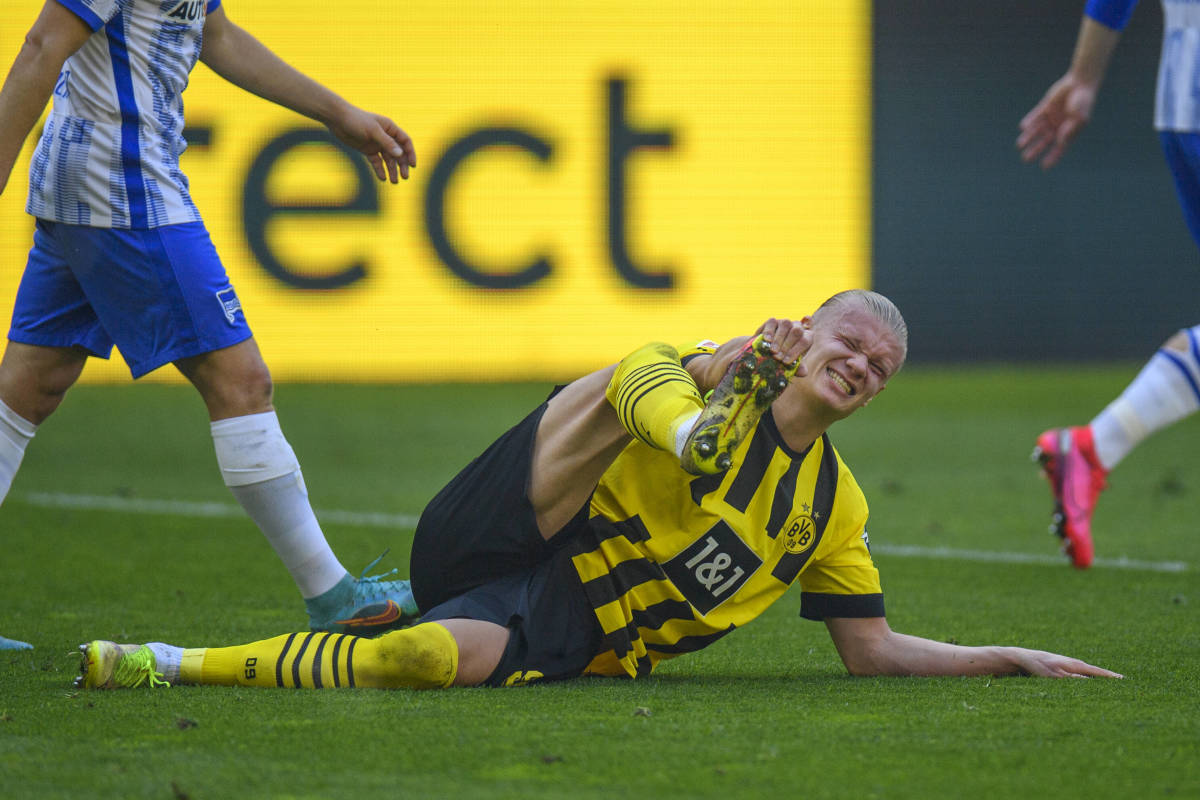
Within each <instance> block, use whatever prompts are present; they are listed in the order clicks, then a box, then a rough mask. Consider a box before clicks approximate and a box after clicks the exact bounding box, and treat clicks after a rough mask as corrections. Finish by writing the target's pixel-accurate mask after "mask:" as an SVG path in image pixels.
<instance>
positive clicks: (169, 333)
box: [0, 0, 416, 644]
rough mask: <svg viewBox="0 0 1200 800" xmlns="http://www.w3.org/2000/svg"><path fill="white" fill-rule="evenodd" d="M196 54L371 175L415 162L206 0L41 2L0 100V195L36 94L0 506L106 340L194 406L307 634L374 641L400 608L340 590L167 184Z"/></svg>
mask: <svg viewBox="0 0 1200 800" xmlns="http://www.w3.org/2000/svg"><path fill="white" fill-rule="evenodd" d="M197 60H200V61H203V62H204V63H205V64H207V65H208V66H209V67H210V68H212V70H213V71H214V72H216V73H217V74H219V75H220V76H221V77H223V78H225V79H226V80H228V81H230V82H231V83H233V84H235V85H237V86H239V87H241V88H242V89H245V90H246V91H249V92H252V93H253V94H256V95H258V96H260V97H263V98H265V99H267V100H270V101H272V102H275V103H278V104H279V105H282V106H285V107H287V108H290V109H292V110H293V111H296V112H298V113H300V114H303V115H304V116H307V117H310V118H312V119H314V120H317V121H318V122H321V123H323V124H324V125H326V126H327V127H328V128H329V130H330V131H331V132H332V133H333V135H334V136H336V137H337V138H338V139H339V140H341V141H342V142H344V143H345V144H346V145H347V146H349V147H351V148H353V149H355V150H357V151H359V152H361V153H363V154H364V155H366V157H367V159H368V160H369V161H370V163H371V165H372V167H373V168H374V171H375V174H376V176H377V177H378V179H379V180H380V181H384V180H388V179H390V180H391V182H392V183H397V182H398V181H399V179H400V178H401V177H403V178H407V177H408V171H409V168H410V167H414V166H416V153H415V151H414V150H413V145H412V141H411V140H410V139H409V137H408V135H407V134H406V133H404V131H402V130H401V129H400V128H399V127H398V126H397V125H396V124H395V123H394V122H392V121H391V120H390V119H388V118H386V117H383V116H380V115H378V114H372V113H369V112H367V111H364V110H362V109H360V108H357V107H355V106H353V105H351V104H349V103H347V102H346V101H345V100H343V99H342V98H340V97H338V96H337V95H336V94H334V93H333V92H331V91H330V90H328V89H326V88H325V87H323V86H321V85H320V84H318V83H316V82H315V81H313V80H312V79H310V78H308V77H306V76H305V75H303V74H301V73H300V72H298V71H297V70H295V69H293V68H292V67H291V66H289V65H288V64H286V63H285V62H283V61H282V60H281V59H279V57H277V56H276V55H274V54H273V53H272V52H271V51H270V50H268V49H267V48H266V47H265V46H263V45H262V44H261V43H259V42H258V40H256V39H255V38H254V37H253V36H251V35H250V34H249V33H247V32H246V31H244V30H243V29H241V28H240V27H238V26H237V25H235V24H234V23H232V22H231V21H230V20H229V18H228V17H227V16H226V14H225V10H224V8H223V7H222V3H221V0H181V2H178V3H175V4H171V3H162V2H160V1H159V0H48V1H47V2H46V4H45V5H44V7H43V8H42V10H41V13H40V15H39V16H38V18H37V20H36V21H35V22H34V24H33V27H32V29H31V30H30V31H29V33H28V34H27V36H26V38H25V42H24V45H23V46H22V48H21V50H20V52H19V53H18V55H17V58H16V60H15V62H14V63H13V65H12V68H11V70H10V71H9V73H8V77H7V78H6V80H5V82H4V87H3V89H2V90H0V192H3V190H4V188H5V186H6V185H7V183H8V179H9V176H10V174H11V172H12V169H13V165H14V163H15V162H16V160H17V156H18V154H19V153H20V150H21V147H22V145H23V143H24V141H25V138H26V136H28V134H29V132H30V130H31V129H32V127H33V125H34V123H35V122H36V121H37V119H38V116H39V115H40V114H41V113H42V110H43V109H44V108H45V105H46V101H47V100H48V99H49V98H50V97H51V95H52V94H53V97H54V106H53V110H52V111H51V113H50V115H49V117H48V118H47V120H46V124H45V127H44V129H43V132H42V137H41V141H40V144H39V146H38V148H37V151H36V153H35V154H34V156H33V159H32V162H31V165H30V174H29V199H28V203H27V205H26V210H27V211H28V213H30V214H31V215H33V216H34V217H35V218H36V219H37V225H36V231H35V233H34V243H33V249H32V250H31V251H30V254H29V260H28V263H27V265H26V268H25V272H24V275H23V276H22V280H21V285H20V288H19V289H18V291H17V297H16V302H15V308H14V311H13V316H12V328H11V330H10V331H9V335H8V338H9V343H8V346H7V348H6V350H5V352H4V357H3V360H2V361H0V502H2V501H3V499H4V497H5V495H6V494H7V493H8V490H9V488H10V486H11V485H12V481H13V476H14V475H15V474H16V472H17V469H18V467H19V466H20V464H21V460H22V457H23V455H24V452H25V448H26V445H27V444H28V443H29V441H30V440H31V439H32V438H33V436H34V434H35V432H36V431H37V428H38V425H40V424H41V423H42V422H43V421H44V420H45V419H46V418H47V417H49V416H50V414H51V413H53V412H54V410H55V409H56V408H57V407H58V405H59V403H60V402H61V401H62V398H63V395H64V394H65V393H66V391H67V389H69V388H70V387H71V385H72V384H74V383H75V381H76V379H77V378H78V377H79V375H80V373H81V372H82V370H83V367H84V363H85V362H86V361H87V358H88V356H99V357H102V358H107V357H108V356H109V354H110V353H111V351H112V347H113V345H114V344H115V345H116V346H117V347H118V348H119V349H120V351H121V355H122V356H123V357H124V358H125V360H126V362H127V363H128V364H129V368H130V371H131V372H132V374H133V377H134V378H135V379H136V378H138V377H140V376H142V375H144V374H146V373H148V372H150V371H152V370H154V369H157V368H158V367H160V366H162V365H164V364H167V363H172V364H174V365H175V366H176V367H177V368H178V369H179V371H180V372H181V373H183V375H184V376H186V377H187V379H188V380H189V381H191V383H192V384H193V385H194V386H195V387H196V388H197V389H198V390H199V392H200V394H201V396H202V397H203V398H204V402H205V405H206V406H207V408H208V413H209V417H210V420H211V428H212V437H213V443H214V447H215V449H216V455H217V464H218V466H219V467H220V470H221V474H222V476H223V477H224V480H225V483H226V485H227V486H228V487H229V488H230V490H231V491H232V493H233V495H234V496H235V497H236V498H237V500H238V502H239V503H240V504H241V505H242V507H243V508H244V509H245V510H246V512H247V513H248V514H249V515H250V517H251V518H253V520H254V521H255V523H256V524H257V525H258V526H259V528H260V529H261V530H262V532H263V534H264V535H265V536H266V537H267V540H268V541H269V542H270V543H271V546H272V547H273V548H274V549H275V551H276V553H277V554H278V555H279V557H280V559H281V560H282V561H283V563H284V565H285V566H286V567H287V569H288V571H289V572H290V573H291V576H292V578H293V579H294V580H295V582H296V585H297V587H298V588H299V589H300V593H301V595H302V596H303V597H304V598H305V605H306V607H307V610H308V613H309V622H310V626H311V627H312V628H313V629H316V630H331V631H354V632H358V633H370V632H378V631H380V630H384V629H386V628H388V627H393V626H395V625H397V624H400V623H401V622H403V621H404V618H405V616H406V614H411V613H413V612H415V606H414V605H413V603H412V598H411V595H410V594H409V592H408V588H407V584H406V583H403V582H399V581H384V580H381V579H380V577H381V576H375V577H371V578H367V577H366V574H365V573H366V571H364V573H363V577H362V578H360V579H355V578H354V577H353V576H351V575H350V574H349V573H347V572H346V570H345V568H344V567H343V566H342V565H341V563H340V562H339V561H338V559H337V558H336V557H335V556H334V554H333V552H332V550H331V549H330V547H329V545H328V543H327V542H326V540H325V536H324V533H323V532H322V530H321V527H320V525H319V524H318V522H317V520H316V517H315V516H314V514H313V510H312V507H311V505H310V504H309V500H308V492H307V490H306V489H305V486H304V481H303V478H302V476H301V473H300V465H299V463H298V462H297V460H296V457H295V455H294V453H293V452H292V448H291V446H290V445H289V444H288V442H287V440H286V439H285V438H284V436H283V433H282V431H281V430H280V427H279V422H278V419H277V418H276V415H275V410H274V406H273V405H272V384H271V377H270V373H269V371H268V370H267V366H266V364H265V363H264V361H263V358H262V356H261V354H260V353H259V350H258V346H257V344H256V343H255V341H254V339H253V338H252V334H251V332H250V328H249V326H248V325H247V322H246V319H245V316H244V313H243V312H242V309H241V304H240V302H239V301H238V298H237V295H236V294H235V292H234V289H233V287H232V286H231V285H230V283H229V279H228V278H227V277H226V274H225V269H224V267H223V266H222V264H221V261H220V259H219V258H218V256H217V254H216V251H215V250H214V249H213V246H212V243H211V241H210V239H209V236H208V232H207V230H206V229H205V227H204V223H203V221H202V220H201V218H200V213H199V211H198V210H197V209H196V207H195V205H194V204H193V203H192V200H191V197H190V195H189V193H188V181H187V178H186V177H185V176H184V174H183V173H182V172H181V171H180V166H179V155H180V154H181V153H182V152H183V150H184V148H185V147H186V144H185V142H184V140H183V135H182V134H183V103H182V99H181V97H180V95H181V93H182V92H183V90H184V88H185V87H186V86H187V81H188V75H189V73H190V72H191V70H192V68H193V67H194V66H195V64H196V61H197ZM368 569H369V567H368ZM10 641H11V640H10ZM18 644H21V643H18Z"/></svg>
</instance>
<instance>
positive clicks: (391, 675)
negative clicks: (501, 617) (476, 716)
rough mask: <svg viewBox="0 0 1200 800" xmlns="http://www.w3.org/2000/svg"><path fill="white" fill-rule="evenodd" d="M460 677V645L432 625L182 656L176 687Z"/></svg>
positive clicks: (304, 636) (294, 637) (295, 636)
mask: <svg viewBox="0 0 1200 800" xmlns="http://www.w3.org/2000/svg"><path fill="white" fill-rule="evenodd" d="M457 674H458V643H457V642H455V641H454V637H453V636H451V635H450V631H448V630H446V629H445V628H444V627H442V626H441V625H438V624H437V623H436V622H427V623H424V624H421V625H415V626H413V627H411V628H405V629H404V630H399V631H391V632H389V633H385V634H384V635H383V636H380V637H379V638H378V639H364V638H361V637H358V636H348V635H345V634H341V633H292V634H285V635H283V636H276V637H275V638H273V639H264V640H262V641H260V642H251V643H250V644H244V645H239V646H237V647H208V648H197V649H191V650H184V651H183V661H182V663H181V664H180V668H179V679H180V680H179V682H180V683H198V684H206V685H210V686H268V687H284V688H293V689H294V688H303V689H332V688H339V687H350V688H353V687H367V688H374V689H399V688H409V689H443V688H445V687H447V686H449V685H450V684H452V683H453V682H454V676H455V675H457Z"/></svg>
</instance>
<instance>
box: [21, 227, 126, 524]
mask: <svg viewBox="0 0 1200 800" xmlns="http://www.w3.org/2000/svg"><path fill="white" fill-rule="evenodd" d="M64 227H66V226H61V225H57V224H55V223H48V222H44V221H39V222H38V224H37V227H36V228H35V230H34V235H33V247H32V249H31V250H30V251H29V259H28V261H27V263H26V265H25V271H24V273H23V274H22V276H21V285H20V287H19V288H18V289H17V297H16V300H15V302H14V303H13V313H12V325H11V327H10V328H9V332H8V338H9V342H8V345H7V347H6V348H5V351H4V357H3V358H2V359H0V502H3V500H4V497H5V496H6V495H7V493H8V490H9V488H10V487H11V484H12V480H13V477H14V476H15V475H16V472H17V469H18V468H19V467H20V464H21V461H22V459H23V457H24V454H25V449H26V446H27V445H28V444H29V442H30V440H31V439H32V438H33V436H34V434H35V432H36V431H37V426H38V425H40V424H41V423H42V422H44V421H45V420H46V418H47V417H49V416H50V415H51V414H52V413H54V410H55V409H56V408H58V406H59V404H60V403H61V402H62V399H63V396H64V395H65V394H66V392H67V390H68V389H69V388H70V387H71V386H72V385H73V384H74V383H75V381H76V380H77V379H78V378H79V374H80V372H82V371H83V366H84V363H85V362H86V361H87V356H88V354H89V353H90V354H92V355H97V356H101V357H103V358H107V357H108V354H109V353H110V352H111V351H112V340H111V338H109V336H108V335H107V333H106V332H105V331H104V329H103V327H102V326H101V325H100V323H99V320H98V319H97V318H96V314H95V312H94V310H93V309H92V307H91V305H90V304H89V303H88V300H87V297H86V294H85V292H84V290H83V287H82V286H80V284H79V282H78V281H77V280H76V278H75V276H74V274H73V273H72V270H71V266H70V264H69V263H68V261H67V259H66V257H65V256H64V252H69V250H67V249H66V248H65V247H64V242H63V241H62V237H61V232H62V230H63V229H64ZM68 244H69V243H68Z"/></svg>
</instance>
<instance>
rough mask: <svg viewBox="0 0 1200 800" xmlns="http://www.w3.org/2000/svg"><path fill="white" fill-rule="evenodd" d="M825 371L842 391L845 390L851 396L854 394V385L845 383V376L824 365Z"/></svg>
mask: <svg viewBox="0 0 1200 800" xmlns="http://www.w3.org/2000/svg"><path fill="white" fill-rule="evenodd" d="M825 373H826V374H827V375H828V376H829V377H830V378H832V379H833V382H834V383H836V384H837V385H838V386H840V387H842V391H843V392H845V393H846V394H848V395H851V396H853V395H854V393H855V391H854V387H853V386H851V385H850V384H849V383H847V381H846V379H845V378H843V377H842V376H841V375H838V374H837V373H836V372H834V371H833V369H832V368H831V367H826V368H825Z"/></svg>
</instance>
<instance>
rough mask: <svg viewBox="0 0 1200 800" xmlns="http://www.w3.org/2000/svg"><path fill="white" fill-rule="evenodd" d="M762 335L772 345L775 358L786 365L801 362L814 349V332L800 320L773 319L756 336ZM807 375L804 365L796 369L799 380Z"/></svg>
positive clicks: (765, 323)
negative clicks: (809, 350) (811, 348)
mask: <svg viewBox="0 0 1200 800" xmlns="http://www.w3.org/2000/svg"><path fill="white" fill-rule="evenodd" d="M760 333H761V334H762V335H763V336H764V338H765V339H766V340H767V341H768V342H769V343H770V345H771V351H772V353H773V354H774V356H775V358H777V359H779V360H780V361H782V362H783V363H784V364H794V363H795V362H797V361H799V360H800V359H801V358H803V357H804V354H805V353H807V352H808V348H810V347H812V331H811V330H810V329H809V327H808V326H807V325H805V324H804V323H803V322H800V321H798V320H793V319H775V318H774V317H772V318H771V319H769V320H767V321H766V322H764V323H763V324H762V325H759V326H758V330H757V331H755V332H754V335H755V336H757V335H759V334H760ZM807 373H808V371H807V370H806V369H805V368H804V364H803V363H801V364H800V366H799V367H797V368H796V377H797V378H803V377H804V376H805V375H806V374H807Z"/></svg>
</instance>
